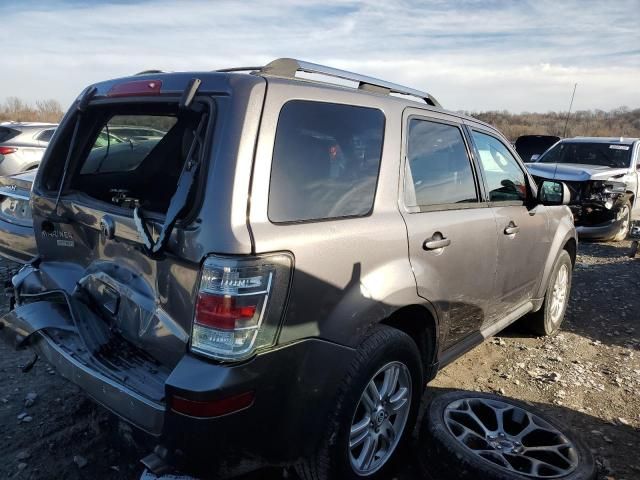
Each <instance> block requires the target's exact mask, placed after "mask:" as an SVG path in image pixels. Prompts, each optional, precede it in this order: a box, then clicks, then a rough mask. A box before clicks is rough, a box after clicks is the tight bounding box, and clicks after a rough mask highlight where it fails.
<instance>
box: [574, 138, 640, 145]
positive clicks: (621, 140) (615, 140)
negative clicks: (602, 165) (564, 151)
mask: <svg viewBox="0 0 640 480" xmlns="http://www.w3.org/2000/svg"><path fill="white" fill-rule="evenodd" d="M638 140H640V139H638V138H628V137H573V138H565V139H563V140H562V143H619V144H620V145H633V144H634V143H635V142H637V141H638Z"/></svg>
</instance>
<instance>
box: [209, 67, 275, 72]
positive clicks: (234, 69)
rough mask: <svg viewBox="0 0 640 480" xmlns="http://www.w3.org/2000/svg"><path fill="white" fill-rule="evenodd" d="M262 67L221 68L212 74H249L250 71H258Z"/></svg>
mask: <svg viewBox="0 0 640 480" xmlns="http://www.w3.org/2000/svg"><path fill="white" fill-rule="evenodd" d="M263 68H264V67H232V68H221V69H219V70H214V72H220V73H225V72H226V73H231V72H250V71H260V70H262V69H263Z"/></svg>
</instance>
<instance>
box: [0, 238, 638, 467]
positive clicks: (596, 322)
mask: <svg viewBox="0 0 640 480" xmlns="http://www.w3.org/2000/svg"><path fill="white" fill-rule="evenodd" d="M628 248H629V242H623V243H620V244H607V243H583V244H581V245H580V247H579V255H578V260H577V264H576V270H575V274H574V279H573V290H572V296H571V303H570V307H569V310H568V312H567V319H566V321H565V324H564V330H563V332H562V333H561V334H559V335H557V336H555V337H553V338H548V339H542V338H535V337H532V336H530V335H528V334H526V333H523V331H522V330H521V329H520V328H518V327H517V326H513V327H510V328H509V329H508V330H507V331H505V332H503V333H502V334H501V336H500V337H498V338H494V339H492V340H489V341H487V342H486V343H485V344H483V345H481V346H479V347H478V348H476V349H475V350H473V351H472V352H470V353H468V354H467V355H465V356H464V357H462V358H460V359H459V360H457V361H456V362H454V363H453V364H451V365H449V366H448V367H447V368H445V369H444V370H442V371H441V372H440V373H439V375H438V378H437V379H436V380H435V381H433V382H432V383H431V384H430V386H429V388H428V389H427V393H426V394H425V398H424V403H425V404H426V402H428V400H429V398H431V397H432V396H434V395H438V393H440V392H442V391H444V390H448V389H454V388H455V389H465V390H478V391H484V392H495V393H500V394H503V395H506V396H508V397H513V398H517V399H520V400H524V401H527V402H530V403H531V404H534V405H537V406H538V407H540V408H542V409H543V410H544V411H545V412H547V413H548V414H549V415H550V416H551V417H552V418H554V419H556V420H557V421H559V422H561V423H563V424H564V425H566V426H568V427H569V428H571V429H572V430H573V431H575V432H577V433H578V434H579V435H580V436H581V437H582V438H583V439H584V440H585V441H586V443H587V444H588V446H589V447H590V448H591V449H592V450H593V452H594V454H595V456H596V460H597V462H598V468H599V475H600V476H599V478H601V479H607V480H611V479H616V480H623V479H626V480H631V479H640V457H639V456H638V447H640V258H639V259H635V260H631V259H629V258H626V256H625V253H626V251H627V250H628ZM2 268H6V264H5V266H4V267H2ZM2 308H3V309H4V310H6V302H5V305H4V306H3V307H2ZM31 356H32V355H31V354H30V353H29V352H17V353H16V352H13V351H12V350H10V349H9V348H8V347H7V346H5V345H4V344H1V342H0V478H20V479H45V478H46V479H69V480H75V479H98V478H100V479H102V478H104V479H138V478H139V477H140V474H141V472H142V468H141V467H140V466H139V464H138V463H137V460H138V459H139V458H140V457H141V456H142V455H143V454H145V453H147V452H141V451H139V450H137V448H136V446H135V445H136V443H135V442H134V441H133V440H132V433H131V431H130V430H129V429H128V428H127V427H126V426H124V425H123V424H122V423H120V422H117V421H115V420H114V419H113V418H112V417H111V415H110V414H108V413H107V412H106V411H105V410H103V409H102V408H100V407H97V406H96V405H95V404H94V403H93V402H92V401H91V400H90V399H88V398H87V397H85V396H84V395H83V394H82V393H81V392H80V390H79V389H77V388H76V387H75V386H73V385H71V384H68V383H66V382H65V381H64V380H62V379H61V378H60V377H59V376H58V375H57V374H56V373H55V372H54V371H53V370H52V369H51V368H49V367H48V365H47V364H45V363H44V362H42V361H39V362H38V363H36V365H35V366H34V368H33V369H32V370H31V371H30V372H28V373H23V372H22V370H21V366H23V365H25V364H27V363H28V361H29V360H30V359H31ZM30 394H32V395H30ZM33 394H35V395H33ZM34 396H35V400H34V401H33V402H31V401H29V400H27V397H29V398H33V397H34ZM31 403H33V404H32V405H31ZM26 404H29V405H30V406H26ZM401 455H402V457H403V458H402V461H401V462H400V463H401V464H402V465H404V467H403V469H402V470H401V471H398V472H397V475H396V477H395V478H396V479H398V480H409V479H418V478H422V477H421V476H420V475H419V474H418V473H417V468H416V467H415V457H416V455H420V451H419V449H417V450H408V451H405V452H401ZM250 478H251V480H257V479H272V480H276V479H280V478H295V475H293V474H292V473H290V474H284V473H283V472H282V471H281V470H271V471H263V472H259V473H257V474H255V475H252V476H251V477H250ZM246 480H249V478H247V479H246ZM435 480H437V479H435Z"/></svg>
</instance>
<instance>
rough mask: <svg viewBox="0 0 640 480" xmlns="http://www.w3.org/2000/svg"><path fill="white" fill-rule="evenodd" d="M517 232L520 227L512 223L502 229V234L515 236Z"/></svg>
mask: <svg viewBox="0 0 640 480" xmlns="http://www.w3.org/2000/svg"><path fill="white" fill-rule="evenodd" d="M519 231H520V227H519V226H518V225H516V224H515V223H514V222H509V225H507V228H505V229H504V234H505V235H515V234H516V233H518V232H519Z"/></svg>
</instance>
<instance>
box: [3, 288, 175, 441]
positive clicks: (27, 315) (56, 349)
mask: <svg viewBox="0 0 640 480" xmlns="http://www.w3.org/2000/svg"><path fill="white" fill-rule="evenodd" d="M64 309H65V307H64V305H61V304H59V303H52V302H48V301H39V302H35V303H30V304H26V305H24V306H22V307H19V308H17V309H16V310H13V311H11V312H9V313H8V314H6V315H5V316H3V317H2V318H0V335H1V336H2V337H3V339H4V340H5V341H7V342H8V343H10V344H12V345H14V346H15V347H17V348H22V347H25V346H26V345H29V346H31V347H32V348H33V349H34V350H35V351H36V352H37V353H38V354H39V355H41V356H42V357H43V358H45V359H46V360H47V361H48V362H49V363H50V364H51V365H53V366H54V367H55V368H56V370H57V371H58V372H59V373H60V375H62V376H63V377H64V378H66V379H67V380H69V381H70V382H72V383H75V384H76V385H78V386H79V387H81V388H82V389H83V390H84V391H85V392H86V393H87V394H88V395H90V396H91V397H93V398H94V399H95V400H96V401H97V402H98V403H100V404H102V405H103V406H105V407H106V408H107V409H109V410H111V411H112V412H114V413H115V414H117V415H119V416H120V417H122V418H123V419H125V420H127V421H129V422H131V423H133V424H135V425H136V426H138V427H139V428H141V429H143V430H144V431H146V432H147V433H150V434H152V435H160V434H161V433H162V428H163V424H164V414H165V407H164V405H163V404H162V403H158V402H154V401H152V400H150V399H148V398H145V397H144V396H142V395H140V394H139V393H137V392H135V391H134V390H133V389H130V388H128V387H127V386H126V385H123V384H122V383H119V382H118V381H116V380H114V379H113V378H109V377H108V376H106V375H105V374H104V373H102V372H100V371H99V370H98V369H96V368H95V367H94V366H92V365H91V362H88V361H87V359H86V356H83V355H78V354H77V353H76V352H74V351H73V349H72V348H71V347H70V346H71V345H72V344H71V343H70V342H67V343H66V345H65V343H63V342H61V340H60V339H62V338H65V337H67V338H68V336H73V335H77V329H76V327H75V325H73V322H72V321H71V319H70V318H69V316H67V315H65V314H64Z"/></svg>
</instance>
